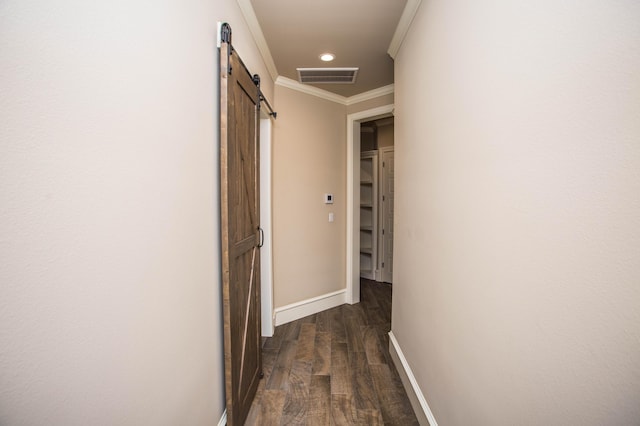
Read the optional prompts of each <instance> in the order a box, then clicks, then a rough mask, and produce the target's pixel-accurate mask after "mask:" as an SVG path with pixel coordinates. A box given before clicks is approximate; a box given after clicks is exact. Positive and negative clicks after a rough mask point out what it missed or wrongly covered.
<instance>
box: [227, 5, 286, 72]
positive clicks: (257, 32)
mask: <svg viewBox="0 0 640 426" xmlns="http://www.w3.org/2000/svg"><path fill="white" fill-rule="evenodd" d="M236 1H237V2H238V6H240V11H241V12H242V16H244V20H245V21H246V22H247V26H248V27H249V31H251V34H252V35H253V40H254V41H255V42H256V45H257V46H258V50H259V51H260V54H261V55H262V60H263V61H264V63H265V65H266V66H267V70H268V71H269V74H270V75H271V79H272V80H273V81H275V80H276V79H277V78H278V69H277V68H276V63H275V62H274V61H273V56H271V51H270V50H269V45H268V44H267V40H266V39H265V38H264V34H263V33H262V28H261V27H260V23H259V22H258V18H257V17H256V13H255V11H254V10H253V6H251V0H236Z"/></svg>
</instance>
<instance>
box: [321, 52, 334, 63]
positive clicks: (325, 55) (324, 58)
mask: <svg viewBox="0 0 640 426" xmlns="http://www.w3.org/2000/svg"><path fill="white" fill-rule="evenodd" d="M335 58H336V57H335V55H334V54H333V53H323V54H322V55H320V60H321V61H325V62H331V61H333V60H334V59H335Z"/></svg>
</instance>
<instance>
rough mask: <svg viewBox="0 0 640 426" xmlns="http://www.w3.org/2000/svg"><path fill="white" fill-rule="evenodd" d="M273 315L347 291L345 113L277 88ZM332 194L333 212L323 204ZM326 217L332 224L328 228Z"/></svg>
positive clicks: (338, 107) (321, 101)
mask: <svg viewBox="0 0 640 426" xmlns="http://www.w3.org/2000/svg"><path fill="white" fill-rule="evenodd" d="M275 92H276V102H277V105H278V108H277V109H278V119H277V120H276V121H275V122H274V129H273V131H274V144H273V259H274V304H275V307H276V308H277V307H282V306H284V305H287V304H290V303H293V302H299V301H301V300H305V299H308V298H311V297H315V296H320V295H323V294H326V293H329V292H332V291H336V290H340V289H343V288H345V273H346V271H345V267H346V265H345V256H346V255H345V239H346V217H345V216H346V205H345V197H346V194H345V188H346V148H345V144H346V142H345V140H346V115H345V114H346V108H345V106H344V105H341V104H338V103H335V102H331V101H327V100H324V99H321V98H318V97H315V96H311V95H307V94H304V93H301V92H297V91H295V90H291V89H288V88H286V87H282V86H276V88H275ZM327 192H329V193H333V195H334V199H335V201H334V204H333V205H326V204H324V194H325V193H327ZM329 212H333V213H334V214H335V221H334V222H333V223H329V221H328V215H329Z"/></svg>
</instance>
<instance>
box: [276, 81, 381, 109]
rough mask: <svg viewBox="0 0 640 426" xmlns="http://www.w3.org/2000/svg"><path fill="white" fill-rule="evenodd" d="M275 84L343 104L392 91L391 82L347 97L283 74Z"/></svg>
mask: <svg viewBox="0 0 640 426" xmlns="http://www.w3.org/2000/svg"><path fill="white" fill-rule="evenodd" d="M276 85H278V86H282V87H286V88H288V89H292V90H296V91H298V92H302V93H306V94H307V95H311V96H316V97H318V98H322V99H325V100H327V101H331V102H335V103H337V104H340V105H345V106H349V105H353V104H357V103H359V102H364V101H368V100H369V99H375V98H378V97H380V96H384V95H388V94H391V93H393V92H394V86H393V84H389V85H388V86H383V87H379V88H377V89H373V90H369V91H368V92H363V93H360V94H357V95H353V96H350V97H348V98H347V97H345V96H341V95H337V94H335V93H332V92H329V91H326V90H323V89H319V88H317V87H315V86H309V85H307V84H302V83H300V82H298V81H296V80H292V79H290V78H287V77H283V76H279V77H278V78H277V79H276Z"/></svg>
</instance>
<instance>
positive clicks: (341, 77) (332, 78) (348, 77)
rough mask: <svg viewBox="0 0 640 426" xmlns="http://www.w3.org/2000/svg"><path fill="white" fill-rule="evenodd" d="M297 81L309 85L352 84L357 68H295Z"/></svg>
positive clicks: (354, 80)
mask: <svg viewBox="0 0 640 426" xmlns="http://www.w3.org/2000/svg"><path fill="white" fill-rule="evenodd" d="M296 69H297V70H298V81H300V83H310V84H323V83H324V84H353V83H355V82H356V76H357V75H358V68H296Z"/></svg>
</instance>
